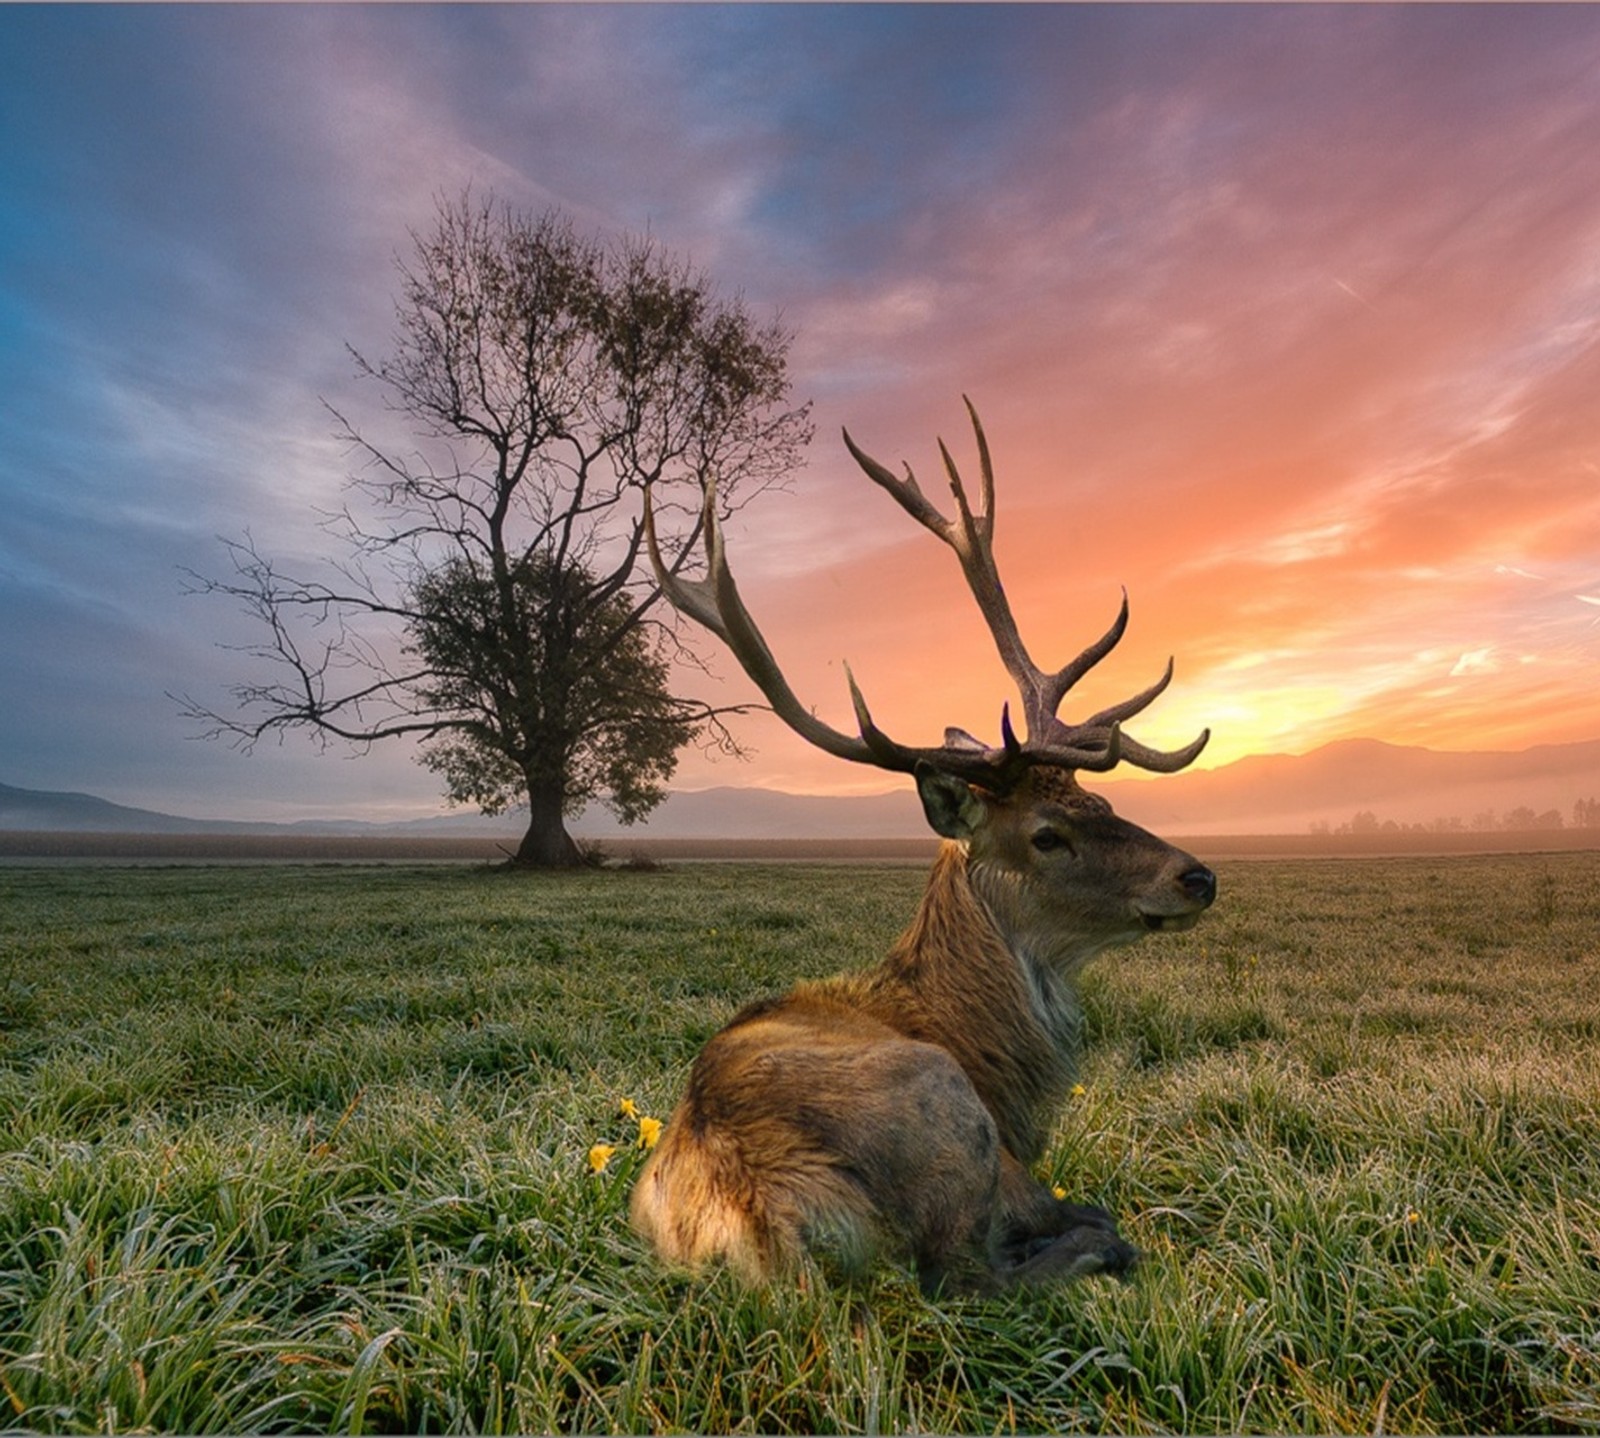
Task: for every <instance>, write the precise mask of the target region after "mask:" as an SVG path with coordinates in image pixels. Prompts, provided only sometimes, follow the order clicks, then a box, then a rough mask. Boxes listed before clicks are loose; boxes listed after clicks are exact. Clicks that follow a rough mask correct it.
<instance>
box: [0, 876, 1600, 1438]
mask: <svg viewBox="0 0 1600 1438" xmlns="http://www.w3.org/2000/svg"><path fill="white" fill-rule="evenodd" d="M1221 879H1222V897H1221V899H1220V900H1219V903H1218V906H1217V908H1216V910H1215V911H1214V912H1213V913H1212V914H1210V915H1208V916H1207V919H1206V921H1205V922H1204V923H1202V924H1201V926H1200V927H1199V928H1197V929H1196V930H1194V931H1193V932H1192V933H1190V934H1185V935H1181V936H1164V937H1162V938H1156V939H1150V940H1147V941H1145V942H1144V943H1143V944H1141V945H1140V946H1138V947H1136V948H1133V949H1129V950H1125V951H1120V952H1117V953H1113V954H1109V955H1106V956H1105V957H1103V958H1102V959H1100V960H1098V961H1097V962H1096V963H1095V964H1094V965H1092V966H1091V967H1090V969H1089V971H1088V975H1087V984H1086V991H1085V1008H1086V1016H1087V1020H1088V1028H1089V1030H1090V1033H1091V1042H1092V1047H1091V1049H1090V1051H1089V1053H1088V1055H1087V1058H1086V1061H1085V1065H1084V1069H1083V1073H1082V1080H1083V1082H1082V1091H1081V1092H1080V1093H1077V1094H1075V1095H1074V1097H1073V1098H1072V1100H1071V1101H1070V1102H1069V1104H1068V1105H1067V1108H1066V1111H1065V1113H1064V1114H1063V1118H1062V1122H1061V1125H1060V1128H1059V1130H1058V1132H1057V1134H1056V1137H1055V1141H1054V1143H1053V1145H1052V1148H1051V1151H1050V1156H1049V1158H1048V1160H1047V1170H1046V1172H1045V1174H1044V1175H1043V1176H1045V1177H1048V1178H1050V1179H1051V1180H1052V1181H1053V1182H1058V1183H1061V1184H1062V1185H1064V1186H1065V1187H1066V1188H1068V1189H1069V1190H1071V1191H1072V1192H1073V1193H1074V1194H1075V1195H1082V1196H1083V1197H1085V1198H1086V1199H1089V1200H1092V1201H1096V1202H1100V1203H1104V1204H1106V1205H1108V1206H1109V1207H1110V1208H1112V1209H1113V1210H1115V1211H1116V1212H1117V1214H1118V1215H1119V1217H1120V1219H1121V1221H1122V1223H1123V1227H1124V1229H1125V1231H1127V1232H1128V1233H1129V1234H1130V1236H1131V1237H1133V1238H1134V1240H1135V1241H1136V1242H1138V1243H1139V1244H1140V1246H1141V1247H1142V1248H1143V1249H1144V1250H1145V1254H1146V1258H1145V1261H1144V1263H1143V1264H1142V1266H1141V1268H1140V1270H1139V1271H1138V1273H1137V1275H1136V1277H1135V1279H1134V1281H1133V1282H1132V1283H1131V1284H1128V1285H1118V1284H1113V1283H1110V1282H1103V1283H1102V1282H1091V1283H1088V1284H1084V1285H1080V1286H1078V1287H1075V1288H1068V1289H1064V1290H1059V1291H1051V1292H1041V1293H1026V1294H1017V1295H1013V1296H1010V1297H1007V1298H1005V1299H1003V1300H996V1301H979V1300H960V1301H946V1302H938V1303H929V1302H927V1301H926V1300H924V1299H923V1298H922V1297H921V1296H920V1294H919V1293H918V1290H917V1288H916V1285H915V1282H914V1280H913V1279H912V1278H911V1276H910V1274H909V1273H908V1272H902V1271H900V1270H897V1269H895V1268H892V1267H890V1268H886V1269H884V1270H882V1271H880V1272H877V1273H874V1274H873V1275H871V1276H870V1277H868V1278H866V1279H863V1280H860V1281H859V1282H858V1283H857V1285H856V1286H854V1287H831V1286H829V1285H828V1284H827V1283H825V1282H823V1281H820V1280H813V1281H811V1282H809V1283H807V1284H805V1285H797V1286H793V1287H786V1288H782V1289H779V1290H777V1291H774V1292H769V1293H743V1292H740V1291H739V1290H738V1289H737V1288H736V1287H735V1286H734V1285H733V1284H732V1283H731V1282H730V1281H729V1280H728V1278H727V1277H726V1276H725V1275H714V1276H711V1277H709V1278H707V1279H705V1280H702V1281H698V1282H688V1281H685V1280H683V1279H680V1278H675V1277H673V1276H671V1275H667V1274H664V1273H662V1272H660V1271H659V1270H658V1269H657V1268H656V1267H655V1265H654V1264H653V1263H652V1262H651V1260H650V1259H649V1257H648V1255H646V1254H645V1253H644V1252H642V1250H641V1249H640V1247H639V1245H638V1244H637V1243H636V1242H635V1240H634V1239H633V1238H632V1236H631V1234H630V1233H629V1231H628V1229H627V1225H626V1218H625V1212H626V1202H627V1194H628V1189H629V1185H630V1182H631V1180H632V1177H633V1175H634V1173H636V1171H637V1165H638V1162H639V1153H638V1150H637V1148H636V1147H635V1146H634V1135H635V1133H636V1129H637V1126H636V1124H634V1123H633V1122H632V1121H631V1120H628V1119H626V1118H624V1117H623V1116H621V1115H620V1114H619V1111H618V1102H619V1100H620V1099H621V1098H622V1097H624V1096H627V1097H630V1098H632V1099H634V1100H635V1101H636V1103H637V1105H638V1108H639V1110H640V1112H642V1113H648V1114H654V1115H657V1116H660V1117H666V1116H667V1114H668V1112H669V1111H670V1108H671V1105H672V1103H673V1101H674V1099H675V1097H676V1095H677V1093H678V1091H679V1089H680V1088H681V1085H682V1083H683V1079H684V1075H685V1073H686V1070H687V1067H688V1065H689V1063H690V1061H691V1060H692V1058H693V1056H694V1054H695V1052H696V1051H697V1049H698V1047H699V1045H700V1044H701V1043H703V1042H704V1040H705V1039H706V1038H707V1037H708V1036H709V1035H710V1034H711V1033H712V1032H714V1031H715V1029H716V1028H717V1027H718V1026H719V1025H720V1024H721V1023H722V1022H723V1021H725V1019H726V1018H727V1017H728V1016H729V1015H730V1014H731V1013H732V1012H733V1010H734V1009H735V1008H737V1007H738V1006H740V1005H741V1004H743V1003H744V1002H745V1001H746V1000H748V999H749V998H751V997H753V996H755V995H758V994H760V993H763V992H767V991H771V990H774V989H777V988H780V987H783V986H786V985H787V984H789V983H791V982H793V980H794V979H796V978H797V977H801V976H807V975H818V974H822V973H827V972H831V971H833V970H835V969H837V968H840V967H844V966H849V965H856V964H862V963H866V962H870V961H871V960H872V959H873V958H874V957H875V956H876V955H878V954H879V953H881V951H882V950H883V948H884V947H885V946H886V945H887V943H888V942H889V940H890V939H891V938H892V936H893V933H894V931H895V929H896V928H897V927H898V926H899V924H900V922H902V921H903V920H904V919H905V918H906V917H907V916H908V915H909V913H910V911H911V907H912V905H913V904H914V903H915V900H916V897H917V895H918V894H919V893H920V890H921V886H922V876H921V874H920V872H919V871H917V870H916V869H914V868H896V867H880V868H867V869H859V870H858V869H846V868H842V867H839V868H835V867H828V866H821V865H818V866H802V865H795V866H788V867H782V868H779V867H769V868H761V867H757V866H745V865H703V866H681V867H679V868H676V869H671V870H663V871H658V872H648V873H645V872H639V873H616V872H611V873H594V872H584V871H580V872H573V873H563V874H560V875H546V876H540V877H539V878H537V879H536V880H531V881H525V882H518V883H508V882H506V881H505V880H504V879H503V878H499V877H496V876H492V875H489V874H486V873H484V872H481V871H476V870H468V869H461V868H453V867H445V866H439V867H429V868H413V869H402V868H382V867H379V868H367V869H357V868H338V867H318V868H292V867H281V868H275V867H268V866H262V867H253V868H190V869H155V868H143V869H140V868H129V869H110V868H91V867H83V868H54V869H21V868H8V869H0V1019H3V1022H0V1120H3V1125H4V1128H3V1144H0V1413H4V1414H5V1415H6V1419H7V1423H8V1425H14V1426H16V1427H18V1428H25V1429H31V1430H34V1431H46V1432H82V1431H90V1430H94V1431H109V1430H111V1429H112V1428H144V1429H147V1430H151V1431H169V1432H170V1431H187V1432H217V1431H258V1432H259V1431H289V1430H298V1431H312V1430H314V1431H329V1430H334V1429H337V1430H342V1431H350V1432H380V1431H412V1432H428V1431H455V1432H460V1431H490V1432H506V1431H525V1432H527V1431H574V1432H575V1431H621V1432H644V1431H730V1432H731V1431H748V1432H756V1431H771V1432H815V1431H839V1432H847V1431H885V1430H900V1431H905V1430H911V1429H928V1430H936V1431H963V1432H975V1431H995V1430H1004V1431H1015V1430H1058V1431H1065V1430H1081V1429H1089V1430H1095V1431H1106V1430H1115V1431H1129V1432H1134V1431H1138V1432H1150V1431H1158V1430H1160V1431H1172V1430H1179V1431H1188V1432H1211V1433H1216V1432H1325V1431H1355V1430H1358V1429H1364V1430H1373V1429H1377V1428H1380V1427H1381V1428H1383V1429H1384V1430H1386V1431H1389V1432H1396V1433H1399V1432H1451V1431H1454V1432H1463V1431H1483V1430H1492V1431H1524V1432H1536V1431H1552V1430H1589V1431H1593V1430H1595V1429H1597V1428H1600V1339H1597V1335H1600V1203H1597V1201H1596V1196H1595V1160H1594V1135H1595V1133H1596V1132H1600V1046H1597V1043H1596V1040H1597V1039H1600V984H1597V983H1596V967H1597V957H1596V943H1595V935H1596V933H1600V857H1597V856H1594V855H1586V854H1574V855H1563V856H1557V857H1539V858H1529V859H1517V858H1496V859H1478V858H1471V859H1466V858H1462V859H1449V860H1383V861H1374V862H1370V863H1369V862H1362V861H1340V862H1283V863H1251V864H1234V865H1231V866H1224V867H1223V868H1222V872H1221ZM596 1143H604V1144H608V1145H611V1146H613V1147H614V1148H615V1150H616V1152H615V1155H614V1156H613V1158H612V1159H611V1161H610V1162H609V1163H608V1164H607V1165H606V1166H605V1168H604V1169H603V1171H601V1172H600V1173H598V1174H596V1173H592V1172H591V1171H590V1168H589V1164H588V1162H587V1155H588V1153H589V1150H590V1148H591V1146H593V1145H594V1144H596Z"/></svg>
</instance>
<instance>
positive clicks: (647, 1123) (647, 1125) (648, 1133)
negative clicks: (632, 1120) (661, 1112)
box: [639, 1118, 661, 1148]
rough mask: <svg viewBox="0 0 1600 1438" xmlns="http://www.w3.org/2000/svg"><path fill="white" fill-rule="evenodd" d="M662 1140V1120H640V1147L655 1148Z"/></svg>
mask: <svg viewBox="0 0 1600 1438" xmlns="http://www.w3.org/2000/svg"><path fill="white" fill-rule="evenodd" d="M660 1138H661V1120H660V1119H658V1118H641V1119H640V1120H639V1147H640V1148H654V1147H655V1146H656V1144H657V1143H658V1142H659V1141H660Z"/></svg>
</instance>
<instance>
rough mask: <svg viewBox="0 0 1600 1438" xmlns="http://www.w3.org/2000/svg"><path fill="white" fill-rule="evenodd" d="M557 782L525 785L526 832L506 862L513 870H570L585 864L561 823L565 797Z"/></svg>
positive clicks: (562, 821)
mask: <svg viewBox="0 0 1600 1438" xmlns="http://www.w3.org/2000/svg"><path fill="white" fill-rule="evenodd" d="M563 787H564V786H563V785H562V784H561V782H560V781H559V780H557V781H556V782H555V783H551V782H549V781H547V780H544V781H539V782H535V783H530V784H529V785H528V830H527V832H526V833H525V834H524V835H523V836H522V843H521V844H519V845H518V846H517V852H516V853H515V854H514V855H512V857H511V859H510V860H509V861H508V867H510V868H513V869H572V868H577V867H578V866H580V865H581V864H583V863H584V857H583V850H581V849H580V848H579V847H578V846H577V844H576V843H574V842H573V839H572V836H571V835H570V834H569V833H567V826H566V824H565V822H564V818H565V816H564V814H563V812H562V810H563V808H564V800H565V797H566V796H565V794H564V792H563Z"/></svg>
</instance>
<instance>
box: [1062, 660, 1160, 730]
mask: <svg viewBox="0 0 1600 1438" xmlns="http://www.w3.org/2000/svg"><path fill="white" fill-rule="evenodd" d="M1170 683H1172V660H1171V659H1168V660H1167V667H1166V670H1165V671H1164V672H1163V674H1162V675H1161V677H1160V678H1159V679H1157V680H1156V682H1155V683H1154V684H1152V685H1151V686H1150V687H1149V688H1148V689H1141V690H1140V691H1139V692H1138V693H1137V694H1135V695H1134V696H1133V697H1132V698H1131V699H1124V700H1123V701H1122V702H1121V703H1120V704H1112V705H1109V706H1108V707H1107V708H1104V709H1102V710H1101V711H1100V712H1099V713H1098V714H1091V715H1090V716H1089V717H1088V718H1087V719H1085V720H1084V721H1083V727H1084V728H1085V729H1094V728H1098V727H1099V726H1100V725H1103V724H1120V723H1121V722H1122V721H1123V720H1124V719H1131V718H1133V716H1134V715H1135V714H1138V713H1141V712H1143V711H1144V710H1145V709H1148V708H1149V707H1150V705H1151V704H1153V703H1154V702H1155V701H1156V699H1157V698H1158V697H1159V696H1160V695H1161V693H1162V692H1163V691H1164V690H1165V689H1166V687H1167V685H1169V684H1170Z"/></svg>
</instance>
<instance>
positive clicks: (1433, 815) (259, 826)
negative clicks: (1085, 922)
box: [0, 739, 1600, 840]
mask: <svg viewBox="0 0 1600 1438" xmlns="http://www.w3.org/2000/svg"><path fill="white" fill-rule="evenodd" d="M886 782H892V781H891V780H887V779H886ZM1085 782H1086V784H1088V785H1089V787H1091V788H1093V789H1094V790H1095V791H1096V792H1098V793H1101V794H1104V795H1105V796H1106V798H1108V799H1110V800H1111V802H1112V803H1113V804H1114V805H1115V806H1116V809H1117V812H1118V813H1120V814H1122V815H1123V816H1124V817H1126V818H1129V819H1132V820H1133V821H1135V822H1136V823H1140V824H1145V825H1147V826H1149V827H1150V828H1153V829H1156V830H1157V831H1158V832H1162V833H1167V834H1174V835H1177V834H1182V835H1210V834H1303V833H1305V832H1306V831H1307V829H1308V828H1309V827H1310V826H1311V825H1312V824H1328V825H1330V826H1331V827H1334V828H1337V827H1338V826H1339V825H1340V824H1342V823H1348V822H1349V821H1350V820H1351V818H1352V817H1353V816H1354V815H1355V814H1356V813H1358V812H1362V811H1365V812H1369V813H1372V814H1375V815H1376V816H1377V817H1378V818H1379V819H1380V820H1384V819H1393V820H1395V821H1396V822H1398V823H1407V824H1415V823H1429V822H1431V821H1433V820H1435V819H1438V818H1442V817H1449V816H1452V815H1454V816H1459V817H1460V818H1461V819H1462V820H1463V822H1465V823H1468V824H1470V823H1471V821H1472V819H1473V816H1474V815H1476V814H1480V813H1485V812H1491V813H1494V814H1496V815H1501V814H1504V813H1505V812H1506V811H1508V810H1510V809H1514V808H1518V807H1526V808H1530V809H1533V810H1534V811H1535V812H1544V811H1546V810H1549V809H1555V810H1557V811H1559V812H1560V814H1561V816H1562V818H1563V819H1564V820H1565V821H1566V822H1568V823H1570V822H1571V819H1572V806H1573V802H1574V801H1575V800H1577V799H1593V798H1600V741H1591V742H1588V743H1582V744H1548V745H1541V746H1539V747H1537V748H1533V749H1524V750H1521V751H1520V752H1516V753H1493V752H1485V753H1443V752H1439V751H1437V750H1430V749H1419V748H1410V747H1406V746H1402V745H1397V744H1385V743H1381V742H1379V741H1378V740H1374V739H1351V740H1345V741H1341V742H1339V743H1335V744H1328V745H1325V746H1324V747H1323V748H1320V749H1316V750H1313V751H1312V752H1311V753H1309V754H1299V755H1290V754H1267V755H1259V756H1256V757H1252V758H1249V759H1240V760H1238V761H1236V762H1235V763H1232V764H1225V765H1223V766H1222V767H1220V768H1217V769H1210V770H1201V771H1198V772H1190V773H1185V774H1171V775H1162V776H1159V777H1156V778H1153V779H1107V780H1103V781H1101V780H1095V779H1093V778H1089V779H1086V780H1085ZM573 827H574V830H575V832H577V833H578V834H579V835H580V836H582V837H585V838H591V839H606V838H611V839H624V840H625V839H627V838H630V837H640V838H644V837H648V838H656V839H744V838H785V839H896V838H923V837H925V836H926V833H927V829H926V826H925V824H924V822H923V818H922V811H921V807H920V806H919V804H918V803H917V798H916V794H915V792H914V790H913V789H912V787H911V783H910V781H909V780H905V781H902V782H901V784H900V785H899V787H897V788H895V789H894V790H892V791H890V792H887V793H882V794H872V795H861V796H846V797H835V796H827V795H810V794H785V793H781V792H778V791H775V790H770V789H754V788H734V787H724V788H716V789H704V790H697V791H691V792H685V793H674V794H671V795H669V796H668V798H667V800H666V802H665V803H663V804H662V805H661V807H660V808H659V809H657V810H656V812H655V813H654V814H653V815H652V816H651V818H650V821H649V823H647V824H642V825H637V826H635V827H633V828H631V829H629V828H623V827H622V826H621V825H619V824H617V823H616V822H615V820H613V819H612V818H611V817H610V816H609V815H608V814H606V813H605V812H604V811H603V810H600V809H598V808H591V809H590V810H588V811H586V812H585V814H584V815H583V816H582V817H581V818H580V819H579V820H578V821H577V822H576V823H575V825H574V826H573ZM0 829H4V830H42V831H54V832H63V831H64V832H80V833H81V832H98V833H133V834H145V833H148V834H268V833H272V834H306V835H321V834H326V835H371V836H376V837H404V836H417V837H434V836H438V837H449V836H471V835H479V834H482V835H507V834H516V833H518V832H520V829H521V822H520V820H519V817H518V816H517V815H515V814H510V815H505V816H502V817H500V818H497V819H487V818H484V817H483V816H482V815H479V814H471V813H446V814H436V815H429V816H427V817H424V818H419V819H414V820H410V821H407V822H403V823H386V824H372V823H367V822H364V821H362V820H359V819H350V820H331V821H329V820H316V821H308V822H304V823H298V824H267V823H250V822H245V821H235V820H216V819H186V818H181V817H178V816H176V815H172V814H163V813H158V812H156V811H153V810H149V809H134V808H128V807H127V806H125V805H121V804H113V803H110V802H109V801H107V800H105V799H100V798H96V797H95V796H93V795H91V794H79V793H47V792H43V791H40V790H33V789H20V788H13V787H11V786H8V785H3V784H0Z"/></svg>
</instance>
